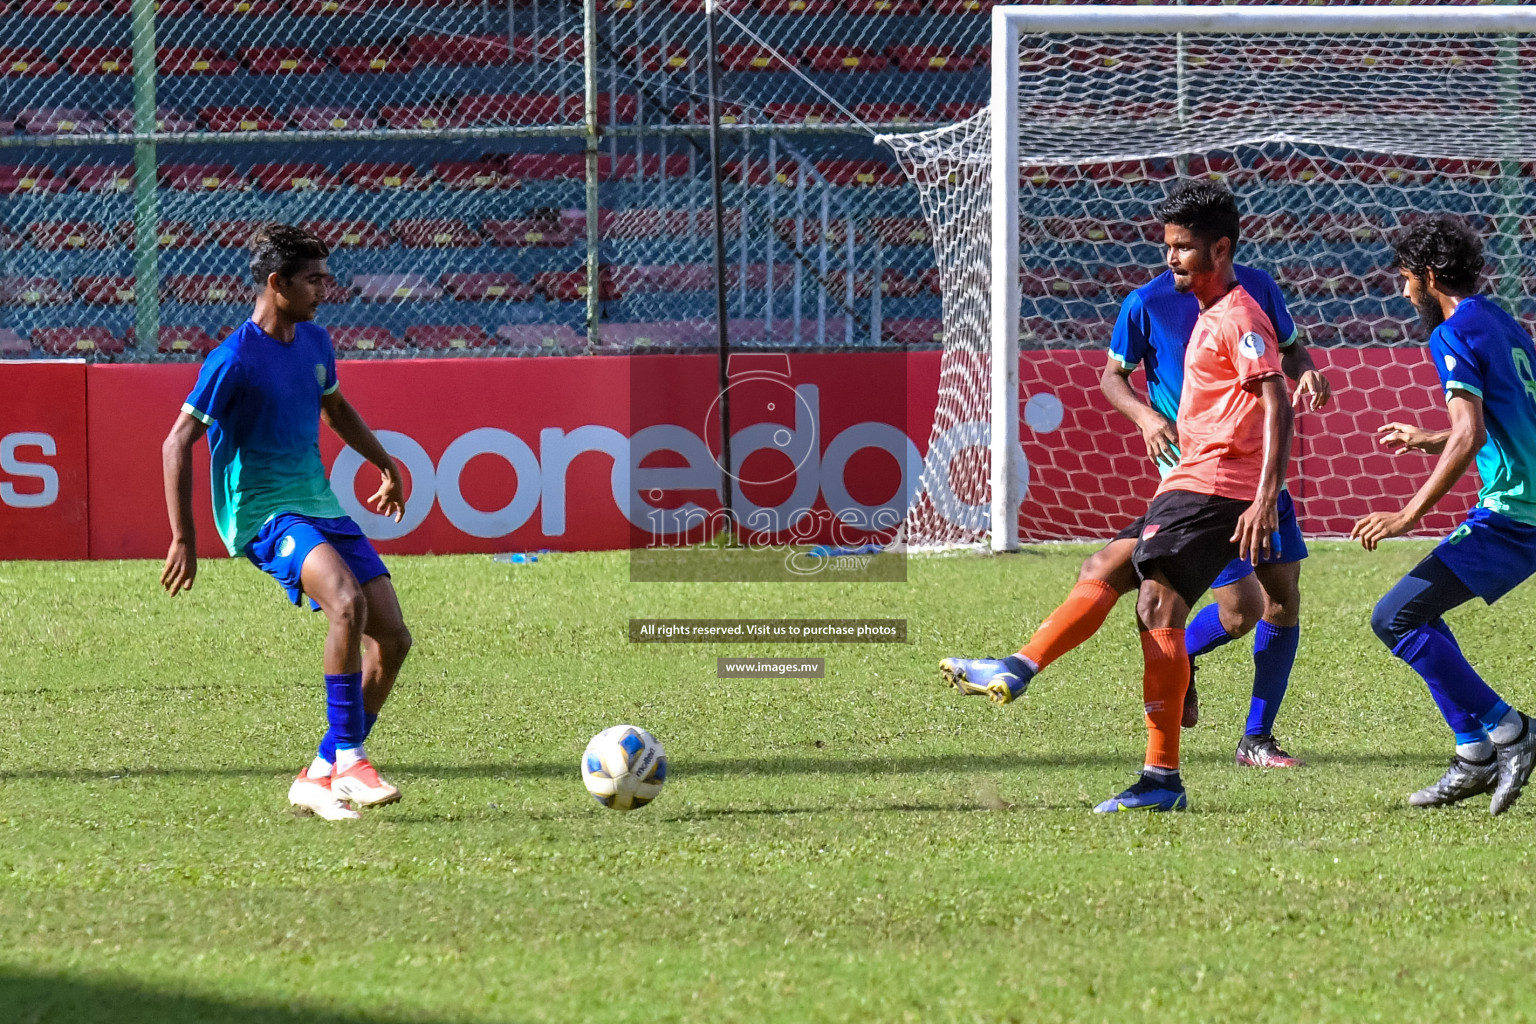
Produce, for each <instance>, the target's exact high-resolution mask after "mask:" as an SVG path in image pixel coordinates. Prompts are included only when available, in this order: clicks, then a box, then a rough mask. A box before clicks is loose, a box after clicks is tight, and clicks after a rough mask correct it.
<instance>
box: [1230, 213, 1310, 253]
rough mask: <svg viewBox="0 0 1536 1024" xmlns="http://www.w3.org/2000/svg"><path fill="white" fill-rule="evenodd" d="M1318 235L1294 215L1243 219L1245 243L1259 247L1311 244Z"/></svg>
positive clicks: (1283, 214) (1280, 214)
mask: <svg viewBox="0 0 1536 1024" xmlns="http://www.w3.org/2000/svg"><path fill="white" fill-rule="evenodd" d="M1316 234H1317V233H1316V232H1315V231H1314V230H1313V229H1312V228H1310V227H1303V226H1302V224H1301V221H1300V220H1299V219H1297V217H1296V215H1295V214H1293V213H1270V214H1251V215H1249V216H1247V217H1244V218H1243V219H1242V237H1243V241H1244V242H1254V243H1256V244H1258V245H1268V244H1274V245H1284V244H1287V243H1298V242H1309V241H1311V240H1312V239H1313V238H1315V237H1316Z"/></svg>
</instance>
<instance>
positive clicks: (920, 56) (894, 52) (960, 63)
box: [885, 46, 976, 71]
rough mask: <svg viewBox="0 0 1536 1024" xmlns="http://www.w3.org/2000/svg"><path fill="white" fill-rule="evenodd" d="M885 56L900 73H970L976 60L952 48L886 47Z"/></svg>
mask: <svg viewBox="0 0 1536 1024" xmlns="http://www.w3.org/2000/svg"><path fill="white" fill-rule="evenodd" d="M885 54H886V56H887V57H889V58H890V59H891V62H892V63H893V64H895V65H896V67H898V68H899V69H901V70H902V71H970V70H971V69H972V68H974V67H975V66H976V58H975V57H973V56H971V55H970V54H965V53H961V52H960V51H959V50H957V49H956V48H955V47H953V46H888V47H886V50H885Z"/></svg>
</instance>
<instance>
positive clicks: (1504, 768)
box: [1488, 715, 1536, 814]
mask: <svg viewBox="0 0 1536 1024" xmlns="http://www.w3.org/2000/svg"><path fill="white" fill-rule="evenodd" d="M1493 756H1494V759H1495V761H1496V763H1497V764H1498V768H1499V774H1498V778H1499V781H1498V785H1497V786H1495V787H1494V790H1493V801H1492V802H1491V803H1490V804H1489V805H1488V810H1489V811H1490V812H1491V813H1493V814H1503V813H1504V812H1505V811H1507V810H1509V809H1510V808H1511V807H1513V806H1515V801H1516V800H1518V799H1520V791H1521V790H1522V789H1524V788H1525V784H1526V782H1528V781H1529V780H1530V778H1531V769H1532V768H1536V733H1533V732H1532V731H1531V720H1530V719H1529V718H1526V717H1525V716H1524V715H1521V716H1520V738H1519V739H1517V740H1515V741H1514V742H1513V743H1495V744H1494V745H1493Z"/></svg>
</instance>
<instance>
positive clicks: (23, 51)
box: [0, 46, 59, 78]
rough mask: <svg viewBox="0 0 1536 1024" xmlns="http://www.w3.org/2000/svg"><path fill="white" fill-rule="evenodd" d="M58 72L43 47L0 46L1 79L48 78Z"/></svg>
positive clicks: (57, 67)
mask: <svg viewBox="0 0 1536 1024" xmlns="http://www.w3.org/2000/svg"><path fill="white" fill-rule="evenodd" d="M58 70H59V65H58V63H57V62H56V61H53V60H51V59H49V57H48V55H47V54H46V53H44V52H43V48H42V47H41V46H0V78H47V77H48V76H49V75H52V74H54V73H56V72H57V71H58Z"/></svg>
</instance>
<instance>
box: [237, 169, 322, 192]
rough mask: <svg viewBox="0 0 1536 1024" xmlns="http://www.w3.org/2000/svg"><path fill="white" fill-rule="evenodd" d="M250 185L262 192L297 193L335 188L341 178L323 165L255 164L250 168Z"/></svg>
mask: <svg viewBox="0 0 1536 1024" xmlns="http://www.w3.org/2000/svg"><path fill="white" fill-rule="evenodd" d="M251 184H252V185H255V186H256V187H257V188H259V189H261V190H262V191H263V192H299V191H303V190H304V189H312V188H335V187H336V186H337V185H340V184H341V178H340V177H339V176H338V175H337V174H336V173H335V172H333V171H330V170H327V169H326V166H325V164H312V163H311V164H256V165H255V166H254V167H252V168H251Z"/></svg>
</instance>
